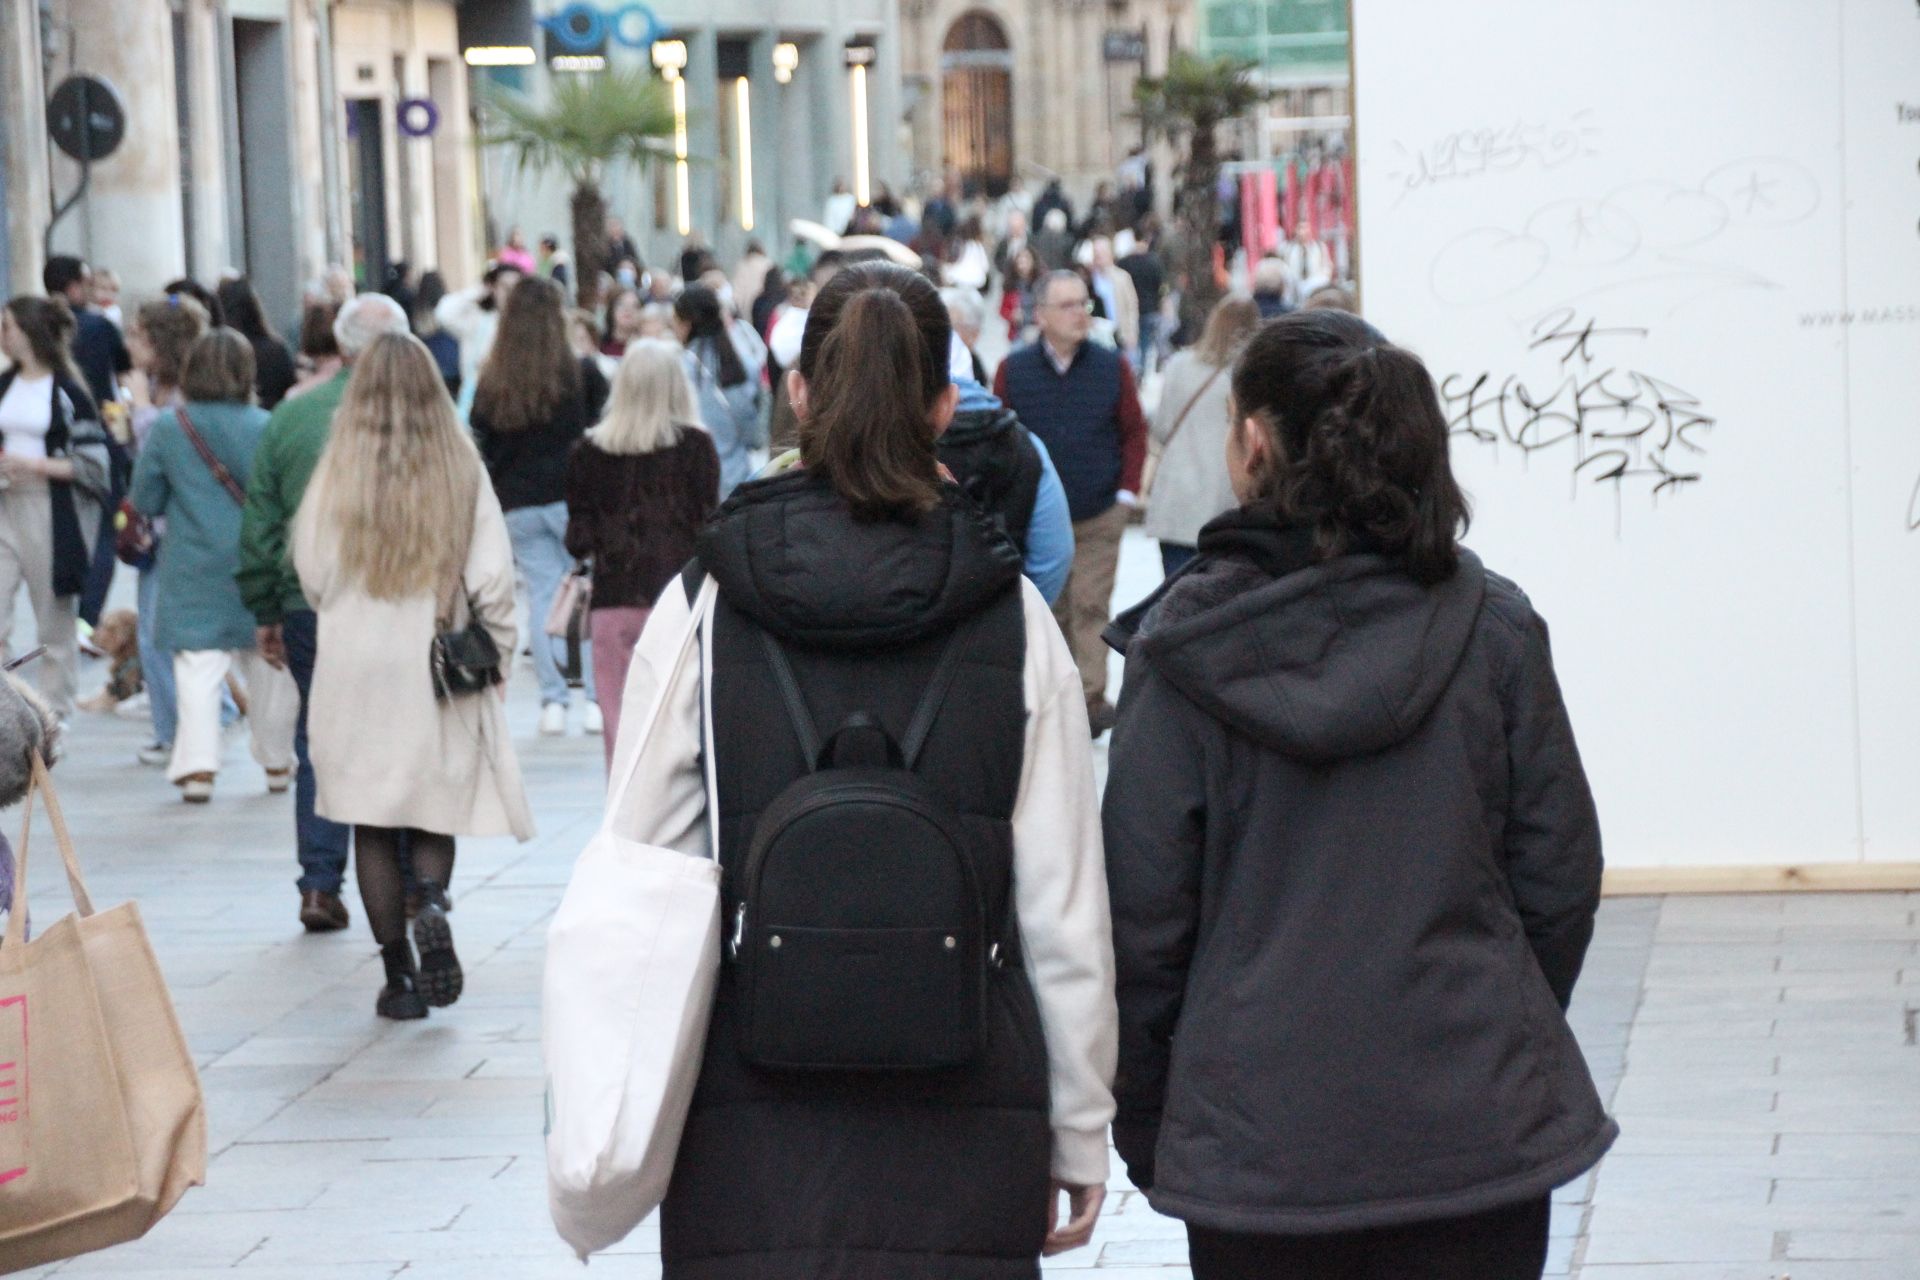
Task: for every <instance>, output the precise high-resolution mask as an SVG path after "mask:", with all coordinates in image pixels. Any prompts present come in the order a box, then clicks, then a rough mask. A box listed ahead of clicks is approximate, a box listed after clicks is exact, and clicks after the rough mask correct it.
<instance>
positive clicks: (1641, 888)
mask: <svg viewBox="0 0 1920 1280" xmlns="http://www.w3.org/2000/svg"><path fill="white" fill-rule="evenodd" d="M1904 890H1920V862H1812V863H1806V864H1804V865H1801V866H1786V867H1609V868H1607V871H1606V873H1605V875H1604V876H1603V877H1602V880H1601V886H1600V892H1601V894H1602V896H1604V897H1608V898H1636V897H1649V896H1658V895H1665V894H1686V893H1898V892H1901V891H1904Z"/></svg>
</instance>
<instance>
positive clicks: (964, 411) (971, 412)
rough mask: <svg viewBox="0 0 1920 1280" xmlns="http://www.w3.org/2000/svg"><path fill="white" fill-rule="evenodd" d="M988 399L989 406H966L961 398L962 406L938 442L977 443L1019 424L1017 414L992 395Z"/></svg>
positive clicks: (943, 443) (959, 444) (946, 443)
mask: <svg viewBox="0 0 1920 1280" xmlns="http://www.w3.org/2000/svg"><path fill="white" fill-rule="evenodd" d="M988 400H989V401H990V407H989V406H981V407H979V408H967V407H965V405H966V402H965V401H964V400H963V401H962V402H961V405H962V407H961V408H960V409H959V410H958V411H957V412H956V413H955V414H954V415H953V422H952V424H951V425H949V426H948V427H947V430H946V433H945V434H944V435H942V436H941V437H940V443H941V444H942V445H952V446H955V447H963V446H966V445H970V444H977V443H979V442H980V441H982V440H990V439H992V438H993V437H994V436H1001V435H1005V434H1006V433H1007V432H1009V431H1012V430H1013V429H1014V428H1015V427H1016V426H1018V425H1019V424H1020V415H1019V414H1017V413H1015V412H1014V411H1013V410H1011V409H1009V408H1007V407H1006V406H1005V405H1003V404H1001V403H1000V402H999V401H998V400H994V399H993V398H992V397H988Z"/></svg>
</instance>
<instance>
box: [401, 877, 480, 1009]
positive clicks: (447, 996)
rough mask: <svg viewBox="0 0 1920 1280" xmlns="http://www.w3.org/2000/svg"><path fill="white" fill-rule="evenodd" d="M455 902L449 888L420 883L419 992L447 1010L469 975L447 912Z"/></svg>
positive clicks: (415, 921) (415, 935)
mask: <svg viewBox="0 0 1920 1280" xmlns="http://www.w3.org/2000/svg"><path fill="white" fill-rule="evenodd" d="M451 910H453V904H452V903H451V902H449V901H447V891H446V890H445V889H444V888H442V887H441V886H440V885H437V884H435V883H433V881H431V880H422V881H421V882H420V913H419V914H418V915H416V916H414V918H413V941H414V943H415V945H417V946H418V947H419V948H420V994H421V995H422V996H424V997H426V1001H427V1003H428V1004H430V1005H432V1006H434V1007H435V1008H436V1009H444V1008H446V1007H447V1006H448V1005H450V1004H452V1003H453V1002H454V1001H455V1000H458V999H459V998H460V993H461V991H463V990H464V989H465V988H466V983H467V980H466V975H465V974H464V973H462V972H461V969H460V957H459V956H457V955H455V954H454V953H453V926H452V925H450V924H448V923H447V912H449V911H451Z"/></svg>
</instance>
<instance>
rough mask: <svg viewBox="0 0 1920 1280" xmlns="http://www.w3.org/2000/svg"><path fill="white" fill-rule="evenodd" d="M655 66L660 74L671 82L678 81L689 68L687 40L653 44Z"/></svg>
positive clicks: (664, 41) (655, 42) (660, 41)
mask: <svg viewBox="0 0 1920 1280" xmlns="http://www.w3.org/2000/svg"><path fill="white" fill-rule="evenodd" d="M653 65H654V66H655V67H658V68H659V70H660V74H661V75H663V76H665V77H666V78H667V79H669V80H678V79H679V78H680V73H681V72H682V71H684V70H686V67H687V42H686V41H685V40H656V41H654V42H653Z"/></svg>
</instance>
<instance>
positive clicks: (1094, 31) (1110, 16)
mask: <svg viewBox="0 0 1920 1280" xmlns="http://www.w3.org/2000/svg"><path fill="white" fill-rule="evenodd" d="M1194 22H1195V11H1194V8H1193V6H1192V5H1191V4H1190V3H1189V2H1188V0H901V44H902V52H903V59H904V74H905V95H906V111H905V119H904V124H903V127H904V129H905V131H906V133H907V136H908V138H909V139H910V149H911V154H912V157H913V164H914V168H915V174H914V177H915V178H916V179H917V180H918V182H919V184H920V185H922V186H927V185H930V184H932V183H935V182H937V181H938V178H939V175H940V174H941V173H942V172H943V171H956V172H957V173H958V174H959V176H960V179H961V182H962V183H963V185H964V186H965V187H966V188H967V189H969V190H979V191H983V192H985V193H987V194H989V195H997V194H999V193H1001V192H1002V191H1004V190H1005V189H1006V187H1007V185H1008V184H1009V183H1010V182H1012V181H1013V180H1015V179H1018V180H1020V181H1021V182H1023V183H1024V184H1025V185H1026V187H1027V188H1028V189H1029V190H1037V189H1039V188H1040V187H1041V186H1043V185H1044V184H1045V183H1046V182H1047V181H1048V180H1050V179H1052V178H1056V177H1057V178H1059V179H1061V181H1062V183H1063V184H1064V186H1065V187H1066V188H1067V190H1068V191H1069V192H1070V193H1072V194H1074V195H1075V196H1076V198H1084V197H1085V196H1086V195H1087V194H1088V193H1090V192H1091V191H1092V190H1093V188H1094V186H1095V184H1097V183H1098V182H1101V181H1104V180H1107V179H1110V178H1112V177H1113V176H1114V172H1115V170H1116V168H1117V167H1118V166H1119V164H1120V162H1121V161H1122V160H1124V159H1126V158H1127V155H1128V153H1129V152H1130V151H1131V150H1132V149H1133V148H1135V147H1136V146H1138V145H1140V143H1141V141H1142V139H1141V134H1140V126H1139V125H1138V123H1136V122H1135V121H1134V120H1133V119H1132V116H1131V107H1132V101H1133V84H1134V81H1135V80H1137V79H1138V78H1139V77H1140V75H1142V74H1158V73H1160V72H1161V71H1164V70H1165V68H1166V65H1167V57H1168V53H1169V51H1170V50H1171V49H1173V48H1177V47H1183V46H1190V45H1191V44H1192V41H1193V34H1194Z"/></svg>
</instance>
